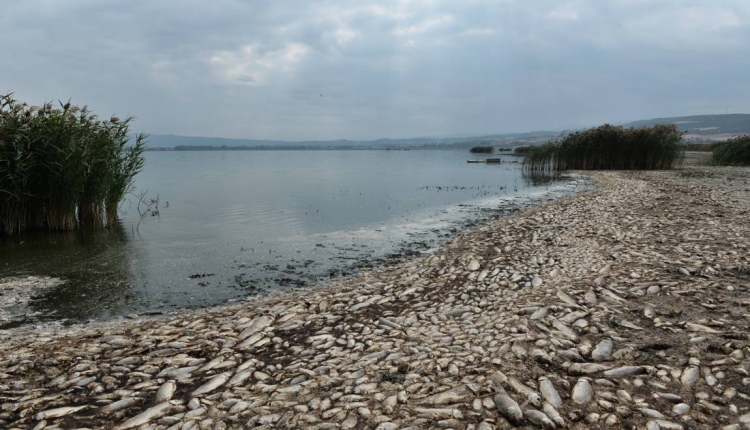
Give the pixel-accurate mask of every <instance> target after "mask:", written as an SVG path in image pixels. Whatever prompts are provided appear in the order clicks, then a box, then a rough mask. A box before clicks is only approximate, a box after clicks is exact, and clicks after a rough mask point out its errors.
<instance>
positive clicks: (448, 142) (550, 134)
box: [147, 114, 750, 151]
mask: <svg viewBox="0 0 750 430" xmlns="http://www.w3.org/2000/svg"><path fill="white" fill-rule="evenodd" d="M656 124H676V125H677V127H678V128H679V129H680V131H683V132H685V133H686V134H685V138H686V139H687V140H689V141H691V142H708V141H717V140H726V139H728V138H730V137H733V136H737V135H741V134H750V114H729V115H694V116H679V117H673V118H654V119H646V120H641V121H634V122H630V123H627V124H623V126H624V127H648V126H652V125H656ZM560 134H561V133H560V132H556V131H535V132H528V133H504V134H491V135H479V136H465V135H453V136H440V137H413V138H402V139H377V140H347V139H339V140H306V141H285V140H261V139H226V138H220V137H190V136H177V135H174V134H154V135H149V136H148V139H147V147H148V149H150V150H163V149H176V150H181V151H191V150H192V151H210V150H216V149H219V150H221V149H224V150H252V149H420V148H425V149H427V148H432V149H434V148H444V149H453V148H456V149H464V148H466V149H468V148H471V147H472V146H494V147H497V148H502V147H513V146H527V145H539V144H542V143H544V142H546V141H547V140H549V139H552V138H555V137H558V136H559V135H560Z"/></svg>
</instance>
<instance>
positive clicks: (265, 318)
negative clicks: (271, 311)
mask: <svg viewBox="0 0 750 430" xmlns="http://www.w3.org/2000/svg"><path fill="white" fill-rule="evenodd" d="M273 321H274V318H273V317H272V316H270V315H262V316H260V317H258V318H256V319H254V320H253V322H252V323H249V325H248V326H247V328H245V330H243V331H242V333H240V335H239V336H238V337H239V339H240V340H243V339H245V338H246V337H248V336H250V335H252V334H255V333H258V332H260V331H263V330H265V329H266V328H267V327H269V326H270V325H271V324H272V323H273Z"/></svg>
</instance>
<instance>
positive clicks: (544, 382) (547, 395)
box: [539, 376, 562, 418]
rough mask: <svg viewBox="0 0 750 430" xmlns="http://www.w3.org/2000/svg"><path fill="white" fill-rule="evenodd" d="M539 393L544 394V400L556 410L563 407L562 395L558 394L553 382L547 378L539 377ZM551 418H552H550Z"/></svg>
mask: <svg viewBox="0 0 750 430" xmlns="http://www.w3.org/2000/svg"><path fill="white" fill-rule="evenodd" d="M539 391H541V393H542V398H543V399H544V400H546V401H547V402H548V403H549V404H550V405H552V406H554V407H555V408H559V407H560V406H562V398H561V397H560V393H558V392H557V390H556V389H555V386H554V385H553V384H552V381H550V380H549V378H547V377H546V376H541V377H539ZM550 418H551V417H550Z"/></svg>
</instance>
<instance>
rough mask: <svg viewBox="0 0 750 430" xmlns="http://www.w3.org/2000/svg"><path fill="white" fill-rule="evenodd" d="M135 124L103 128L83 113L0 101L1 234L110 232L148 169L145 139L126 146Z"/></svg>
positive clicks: (111, 123) (110, 123) (119, 122)
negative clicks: (138, 177)
mask: <svg viewBox="0 0 750 430" xmlns="http://www.w3.org/2000/svg"><path fill="white" fill-rule="evenodd" d="M131 121H132V118H126V119H119V118H117V117H114V116H113V117H112V118H110V119H108V120H104V121H100V120H98V118H97V116H96V115H94V114H92V113H91V112H90V111H89V110H88V108H87V107H86V106H83V107H80V108H79V107H78V106H73V105H71V104H70V103H60V107H59V108H54V107H53V106H52V104H51V103H46V104H44V105H42V106H28V105H27V104H26V103H20V102H18V101H17V100H15V99H14V98H13V95H12V94H8V95H1V96H0V231H1V232H2V234H5V235H9V236H10V235H18V234H21V233H23V232H25V231H29V230H35V229H46V230H56V231H69V230H73V229H75V228H76V227H78V226H81V225H84V224H85V225H91V226H94V227H98V228H102V227H104V226H111V225H113V224H114V222H115V221H116V220H117V208H118V205H119V204H120V202H121V201H122V199H123V198H124V197H125V194H126V193H127V192H128V191H129V190H130V188H131V186H132V183H133V178H134V177H135V175H136V174H137V173H138V172H139V171H140V170H141V168H142V167H143V156H142V152H143V150H144V143H145V142H144V137H145V136H144V135H143V134H140V135H138V136H136V138H135V142H134V143H133V144H132V145H129V138H128V131H129V125H130V122H131Z"/></svg>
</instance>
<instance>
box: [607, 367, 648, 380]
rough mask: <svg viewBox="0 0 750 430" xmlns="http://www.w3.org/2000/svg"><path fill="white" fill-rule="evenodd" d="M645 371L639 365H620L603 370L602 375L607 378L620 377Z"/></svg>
mask: <svg viewBox="0 0 750 430" xmlns="http://www.w3.org/2000/svg"><path fill="white" fill-rule="evenodd" d="M642 373H646V369H644V368H643V367H641V366H621V367H616V368H614V369H610V370H606V371H604V376H606V377H608V378H622V377H625V376H631V375H640V374H642Z"/></svg>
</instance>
